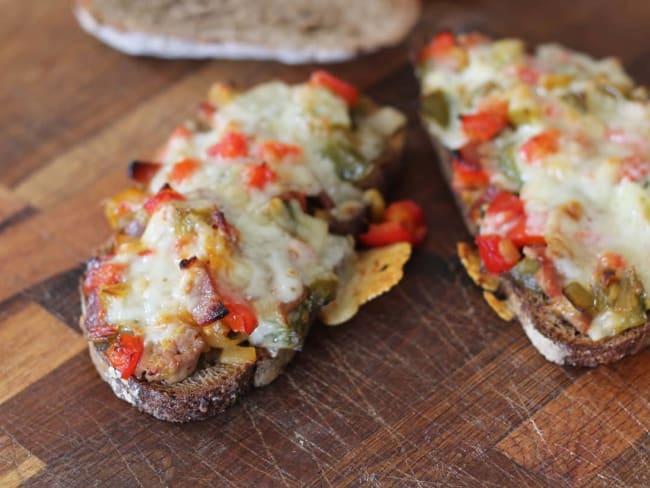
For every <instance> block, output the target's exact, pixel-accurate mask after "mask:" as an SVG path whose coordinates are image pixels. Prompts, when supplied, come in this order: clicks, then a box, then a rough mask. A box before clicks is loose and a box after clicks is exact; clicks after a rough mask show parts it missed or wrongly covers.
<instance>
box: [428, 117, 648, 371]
mask: <svg viewBox="0 0 650 488" xmlns="http://www.w3.org/2000/svg"><path fill="white" fill-rule="evenodd" d="M426 123H427V122H426V120H423V124H424V125H425V126H426ZM431 140H432V142H433V146H434V148H435V150H436V153H437V155H438V163H439V165H440V169H441V171H442V173H443V175H444V176H445V179H446V180H447V183H448V184H449V187H450V189H451V190H452V193H453V195H454V199H455V200H456V204H457V206H458V208H459V209H460V211H461V213H462V215H463V219H464V221H465V225H466V226H467V229H468V230H469V232H470V233H471V234H472V235H475V234H476V233H477V230H478V229H477V228H476V226H475V225H474V223H473V222H472V221H471V220H470V218H469V209H468V208H467V207H466V205H464V203H463V201H462V198H461V196H460V195H459V194H458V193H457V192H456V191H454V190H453V188H452V186H451V181H452V172H451V161H452V159H453V154H452V153H451V151H449V150H448V149H446V148H445V147H444V146H442V144H440V142H439V141H438V140H437V139H436V138H435V137H431ZM499 293H501V294H503V295H504V296H505V298H506V299H507V302H508V306H509V307H510V309H511V311H512V312H513V313H514V315H515V316H516V317H517V319H518V320H519V323H520V324H521V326H522V327H523V329H524V331H525V332H526V335H527V336H528V338H529V339H530V341H531V342H532V344H533V346H535V348H536V349H537V350H538V351H539V352H540V353H541V354H542V355H543V356H544V357H545V358H546V359H547V360H549V361H551V362H554V363H557V364H562V365H567V366H585V367H594V366H598V365H599V364H608V363H613V362H615V361H618V360H619V359H621V358H623V357H625V356H628V355H630V354H635V353H637V352H639V351H641V350H642V349H644V348H646V347H648V346H650V321H649V322H646V323H645V324H643V325H640V326H638V327H634V328H632V329H628V330H625V331H623V332H621V333H620V334H617V335H615V336H613V337H607V338H603V339H600V340H598V341H594V340H593V339H591V338H590V337H589V336H587V335H585V334H582V333H581V332H579V331H578V330H577V329H576V328H575V327H573V326H572V325H571V324H570V323H568V322H567V321H566V320H565V319H564V318H562V317H561V316H560V315H558V314H557V313H556V312H554V311H553V310H552V308H551V307H550V305H549V303H548V302H547V300H546V298H545V297H544V296H543V295H540V294H539V293H536V292H534V291H533V290H530V289H528V288H526V287H524V286H522V285H520V284H519V283H517V282H516V281H515V280H514V279H513V278H512V277H510V276H509V275H508V274H507V273H506V274H504V275H502V276H501V279H500V288H499Z"/></svg>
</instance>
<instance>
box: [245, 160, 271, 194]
mask: <svg viewBox="0 0 650 488" xmlns="http://www.w3.org/2000/svg"><path fill="white" fill-rule="evenodd" d="M244 175H245V178H246V183H247V184H248V186H250V187H252V188H257V189H258V190H262V189H263V188H264V187H265V186H266V185H267V184H268V183H272V182H274V181H275V180H277V175H276V174H275V172H274V171H273V170H272V169H271V168H269V166H268V164H266V163H262V164H254V165H250V166H246V169H245V172H244Z"/></svg>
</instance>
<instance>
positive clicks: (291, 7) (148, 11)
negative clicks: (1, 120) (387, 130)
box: [75, 0, 419, 64]
mask: <svg viewBox="0 0 650 488" xmlns="http://www.w3.org/2000/svg"><path fill="white" fill-rule="evenodd" d="M75 15H76V17H77V19H78V21H79V24H80V25H81V27H82V28H83V29H84V30H85V31H86V32H88V33H89V34H91V35H93V36H95V37H97V38H98V39H100V40H101V41H103V42H105V43H106V44H108V45H110V46H112V47H114V48H115V49H118V50H120V51H123V52H125V53H127V54H132V55H146V56H157V57H164V58H242V59H243V58H247V59H275V60H278V61H282V62H284V63H290V64H295V63H306V62H312V61H316V62H335V61H342V60H345V59H349V58H352V57H354V56H355V55H357V54H359V53H364V52H370V51H374V50H377V49H379V48H381V47H385V46H390V45H393V44H397V43H399V42H400V41H401V40H402V39H403V38H404V37H405V36H406V34H408V32H409V31H410V30H411V28H412V27H413V25H414V24H415V22H416V21H417V18H418V15H419V0H363V1H361V0H359V1H356V2H350V1H347V0H328V1H327V2H315V1H312V0H264V1H255V2H242V1H240V0H181V1H175V2H170V1H169V0H138V1H131V0H77V1H76V7H75Z"/></svg>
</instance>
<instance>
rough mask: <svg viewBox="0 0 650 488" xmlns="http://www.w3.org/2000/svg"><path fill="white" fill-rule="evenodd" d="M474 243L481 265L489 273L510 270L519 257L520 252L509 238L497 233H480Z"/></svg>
mask: <svg viewBox="0 0 650 488" xmlns="http://www.w3.org/2000/svg"><path fill="white" fill-rule="evenodd" d="M476 245H477V246H478V252H479V255H480V256H481V261H482V262H483V266H485V269H486V270H487V271H489V272H490V273H496V274H499V273H503V272H505V271H508V270H510V269H511V268H512V267H513V266H514V265H515V264H517V263H518V262H519V260H520V259H521V254H520V253H519V251H518V250H517V248H516V247H515V245H514V244H513V242H512V241H511V240H510V239H507V238H504V237H501V236H498V235H494V234H491V235H480V236H477V237H476Z"/></svg>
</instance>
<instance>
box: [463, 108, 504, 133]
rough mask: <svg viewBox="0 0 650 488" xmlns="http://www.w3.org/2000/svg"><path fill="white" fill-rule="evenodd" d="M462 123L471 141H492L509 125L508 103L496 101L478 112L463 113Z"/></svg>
mask: <svg viewBox="0 0 650 488" xmlns="http://www.w3.org/2000/svg"><path fill="white" fill-rule="evenodd" d="M461 124H462V126H463V132H465V135H466V136H467V137H468V138H469V140H470V141H471V142H487V141H490V140H492V139H493V138H494V136H496V135H497V134H498V133H499V132H501V131H502V130H503V129H504V128H505V127H506V126H507V125H508V104H507V102H496V103H492V104H491V105H489V106H488V107H485V108H484V109H483V110H481V111H480V112H478V113H475V114H469V115H463V116H462V117H461Z"/></svg>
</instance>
